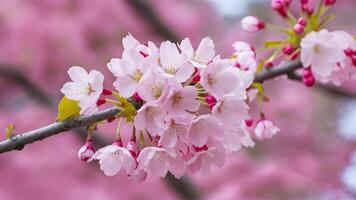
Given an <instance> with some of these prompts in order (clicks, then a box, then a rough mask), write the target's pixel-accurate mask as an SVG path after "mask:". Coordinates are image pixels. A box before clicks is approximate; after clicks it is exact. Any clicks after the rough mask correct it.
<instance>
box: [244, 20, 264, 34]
mask: <svg viewBox="0 0 356 200" xmlns="http://www.w3.org/2000/svg"><path fill="white" fill-rule="evenodd" d="M241 26H242V28H243V29H244V30H245V31H248V32H256V31H258V30H261V29H263V28H265V26H266V25H265V23H264V22H263V21H261V20H260V19H258V18H257V17H255V16H247V17H245V18H243V19H242V20H241Z"/></svg>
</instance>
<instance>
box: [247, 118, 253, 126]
mask: <svg viewBox="0 0 356 200" xmlns="http://www.w3.org/2000/svg"><path fill="white" fill-rule="evenodd" d="M245 124H246V126H248V127H250V126H252V125H253V119H252V118H250V119H246V120H245Z"/></svg>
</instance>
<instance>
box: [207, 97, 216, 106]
mask: <svg viewBox="0 0 356 200" xmlns="http://www.w3.org/2000/svg"><path fill="white" fill-rule="evenodd" d="M205 101H206V103H208V105H209V107H210V108H213V107H214V106H215V104H216V102H217V101H216V99H215V97H213V96H212V95H208V96H206V97H205Z"/></svg>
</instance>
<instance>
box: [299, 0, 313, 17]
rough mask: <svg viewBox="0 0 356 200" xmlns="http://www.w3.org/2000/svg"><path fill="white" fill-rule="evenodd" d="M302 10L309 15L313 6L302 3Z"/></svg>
mask: <svg viewBox="0 0 356 200" xmlns="http://www.w3.org/2000/svg"><path fill="white" fill-rule="evenodd" d="M302 10H303V12H306V13H307V14H308V15H311V14H313V12H314V8H313V6H312V5H311V4H309V3H308V4H305V5H302Z"/></svg>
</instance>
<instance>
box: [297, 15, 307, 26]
mask: <svg viewBox="0 0 356 200" xmlns="http://www.w3.org/2000/svg"><path fill="white" fill-rule="evenodd" d="M297 23H298V24H300V25H302V26H304V27H305V26H306V25H307V20H306V19H304V18H303V17H300V18H299V19H298V22H297Z"/></svg>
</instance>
